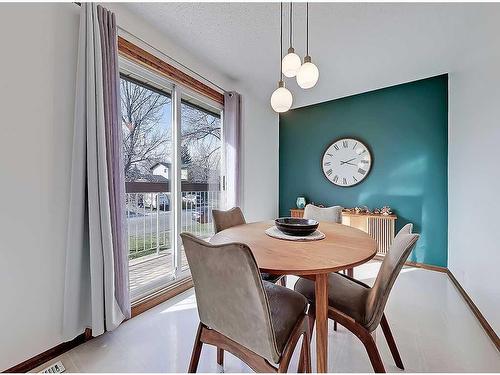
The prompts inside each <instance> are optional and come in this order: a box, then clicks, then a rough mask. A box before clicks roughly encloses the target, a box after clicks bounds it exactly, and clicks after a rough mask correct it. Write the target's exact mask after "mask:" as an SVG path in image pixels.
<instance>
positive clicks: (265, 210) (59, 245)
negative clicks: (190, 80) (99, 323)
mask: <svg viewBox="0 0 500 375" xmlns="http://www.w3.org/2000/svg"><path fill="white" fill-rule="evenodd" d="M109 7H110V8H113V9H114V10H115V11H116V13H117V15H118V23H119V24H120V25H121V26H123V27H124V28H125V29H127V30H129V31H131V32H133V33H134V34H137V35H138V36H140V37H141V38H143V39H145V40H147V41H148V42H149V43H151V44H152V45H154V46H156V47H158V48H160V49H163V50H165V52H167V53H169V54H170V55H172V56H174V57H176V58H177V59H178V60H180V61H182V62H183V63H184V64H186V65H187V66H190V67H192V68H194V69H195V70H197V71H200V72H201V73H202V74H204V75H206V76H207V77H209V78H210V79H212V80H213V81H215V82H217V83H218V84H220V85H222V86H223V87H225V88H226V89H229V90H236V91H239V92H240V93H241V94H242V95H243V133H244V139H243V148H244V150H243V151H244V154H243V159H244V164H243V178H244V188H243V191H244V197H243V199H244V206H243V208H244V211H245V214H246V215H247V216H248V219H249V220H257V219H264V218H272V217H274V216H275V215H276V214H277V211H278V208H277V207H278V206H277V205H278V117H277V116H276V115H275V114H274V112H272V110H271V109H270V107H269V105H268V103H267V100H266V99H267V98H264V99H260V98H255V97H253V96H252V95H250V94H249V93H248V90H246V89H245V87H243V86H241V85H239V84H238V82H233V81H230V80H229V79H227V78H226V77H225V76H224V75H223V74H221V73H220V72H217V71H216V69H214V68H211V67H207V66H205V65H204V64H203V63H202V62H199V61H196V60H195V59H194V58H192V57H191V56H190V54H189V53H188V52H186V51H184V50H182V49H181V48H179V47H177V46H175V45H173V44H172V43H170V42H169V41H168V40H167V39H166V38H165V37H164V36H162V35H161V34H160V33H158V32H156V31H155V30H153V29H152V28H150V27H149V26H148V25H147V24H145V23H144V22H143V21H142V20H141V19H138V18H136V17H135V16H134V15H133V14H130V13H129V12H128V11H127V10H126V9H123V8H121V7H120V6H119V5H118V4H112V5H109ZM78 10H79V8H78V7H77V6H76V5H74V4H71V3H68V4H62V3H61V4H19V5H17V4H0V45H1V46H2V58H1V59H0V71H1V72H2V74H1V75H0V109H1V111H0V113H1V119H2V120H1V128H2V135H1V136H0V179H1V181H0V182H1V184H0V197H2V202H1V203H0V207H1V208H0V212H1V214H0V300H1V308H0V324H1V326H2V329H1V334H0V371H2V370H4V369H7V368H9V367H11V366H13V365H15V364H17V363H19V362H22V361H24V360H26V359H28V358H30V357H32V356H34V355H36V354H39V353H41V352H43V351H45V350H47V349H49V348H51V347H53V346H55V345H57V344H59V343H61V341H62V335H61V322H62V306H63V302H62V296H63V283H64V262H65V241H66V222H67V216H68V200H69V179H70V164H71V144H72V135H73V134H72V133H73V132H72V126H73V97H74V92H75V78H74V77H75V72H76V54H77V32H78ZM23 163H25V164H23ZM25 165H31V166H32V168H29V170H26V168H24V166H25Z"/></svg>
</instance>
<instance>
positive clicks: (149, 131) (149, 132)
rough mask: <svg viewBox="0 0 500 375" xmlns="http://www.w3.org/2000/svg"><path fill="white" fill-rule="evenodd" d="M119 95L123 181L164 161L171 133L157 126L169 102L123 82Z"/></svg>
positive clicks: (132, 84)
mask: <svg viewBox="0 0 500 375" xmlns="http://www.w3.org/2000/svg"><path fill="white" fill-rule="evenodd" d="M120 92H121V113H122V131H123V153H124V167H125V179H126V180H127V181H134V180H135V179H137V178H138V177H140V176H141V175H144V174H148V173H149V168H150V167H151V166H152V165H153V164H154V163H156V162H158V161H164V160H165V155H166V154H167V148H168V145H169V144H170V133H169V131H168V129H163V128H162V127H160V126H158V123H159V122H160V121H161V118H162V116H163V111H164V110H165V105H168V103H169V102H170V101H171V99H170V98H169V97H167V96H165V95H162V94H160V93H157V92H155V91H152V90H150V89H147V88H146V87H143V86H141V85H138V84H135V83H133V82H130V81H127V80H125V79H122V80H120Z"/></svg>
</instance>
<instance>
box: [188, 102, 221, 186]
mask: <svg viewBox="0 0 500 375" xmlns="http://www.w3.org/2000/svg"><path fill="white" fill-rule="evenodd" d="M181 119H182V139H183V142H184V144H185V145H186V147H188V148H189V150H190V154H191V163H190V164H189V166H188V172H189V176H190V177H189V178H190V180H191V181H193V182H216V180H217V179H218V173H219V168H220V148H221V121H220V118H219V117H218V116H216V115H213V114H211V113H209V112H208V111H204V110H202V109H199V108H196V107H193V106H190V105H187V104H184V105H183V106H182V115H181Z"/></svg>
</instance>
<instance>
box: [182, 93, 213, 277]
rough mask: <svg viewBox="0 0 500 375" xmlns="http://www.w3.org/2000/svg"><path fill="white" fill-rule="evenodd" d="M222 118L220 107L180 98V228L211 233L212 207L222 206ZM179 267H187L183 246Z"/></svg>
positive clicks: (209, 235)
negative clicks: (216, 107) (218, 108)
mask: <svg viewBox="0 0 500 375" xmlns="http://www.w3.org/2000/svg"><path fill="white" fill-rule="evenodd" d="M221 140H222V121H221V113H220V111H219V110H217V109H214V108H211V107H209V106H207V105H206V104H204V103H202V102H199V101H197V100H195V99H193V98H190V97H188V96H183V97H182V100H181V140H180V142H181V145H180V147H181V171H180V175H181V195H182V197H181V206H182V213H181V227H182V228H181V231H184V232H189V233H192V234H194V235H196V236H198V237H201V238H208V237H211V236H212V235H213V233H214V231H213V222H212V209H217V208H219V207H220V206H221V169H222V158H221V156H222V141H221ZM181 263H182V269H183V270H185V269H186V268H187V262H186V257H185V254H184V250H182V251H181Z"/></svg>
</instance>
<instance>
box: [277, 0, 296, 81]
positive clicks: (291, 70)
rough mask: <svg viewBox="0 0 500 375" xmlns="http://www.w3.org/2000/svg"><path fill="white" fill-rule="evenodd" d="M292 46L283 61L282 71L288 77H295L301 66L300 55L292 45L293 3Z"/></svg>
mask: <svg viewBox="0 0 500 375" xmlns="http://www.w3.org/2000/svg"><path fill="white" fill-rule="evenodd" d="M289 31H290V34H289V36H290V47H289V48H288V54H287V55H286V56H285V57H283V60H282V61H281V71H282V72H283V74H284V75H285V76H287V77H295V76H296V75H297V72H298V71H299V68H300V57H299V55H297V54H296V53H295V50H294V48H293V47H292V35H293V4H292V3H290V28H289Z"/></svg>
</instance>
